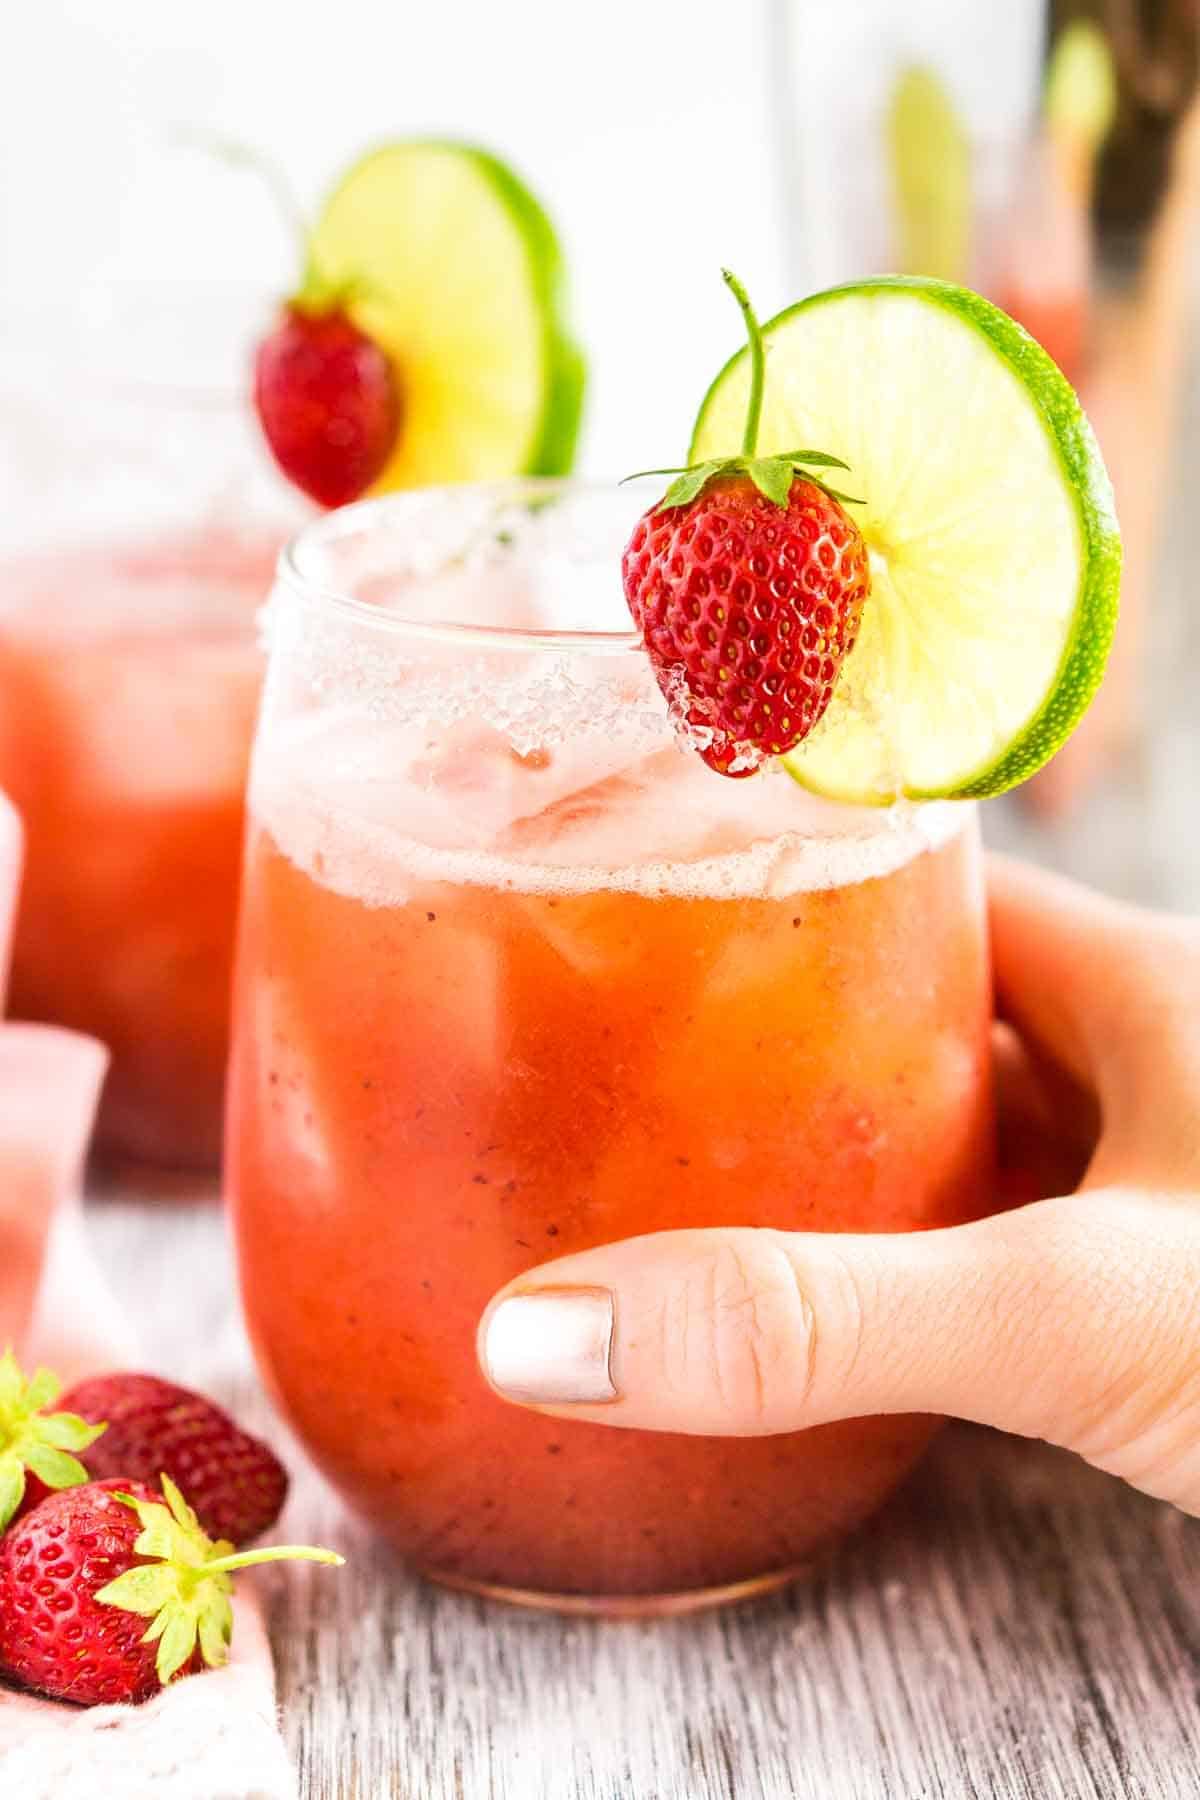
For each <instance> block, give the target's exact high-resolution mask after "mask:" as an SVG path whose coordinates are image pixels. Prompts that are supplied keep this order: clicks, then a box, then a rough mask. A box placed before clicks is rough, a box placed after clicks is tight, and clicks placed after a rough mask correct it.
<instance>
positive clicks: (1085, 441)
mask: <svg viewBox="0 0 1200 1800" xmlns="http://www.w3.org/2000/svg"><path fill="white" fill-rule="evenodd" d="M764 334H765V337H766V350H767V375H766V396H765V401H764V406H763V413H762V423H761V428H760V432H759V449H760V453H762V454H766V453H768V452H770V451H771V450H784V449H786V448H788V447H789V446H790V445H793V444H819V445H820V446H821V448H822V450H827V451H831V452H832V453H833V454H834V455H836V456H840V457H842V458H843V459H844V460H845V461H846V462H847V463H848V464H849V466H850V473H849V474H847V475H845V476H843V477H840V479H839V481H838V483H837V485H839V486H844V487H845V488H847V489H848V490H849V491H850V492H851V493H853V494H860V495H862V496H863V497H864V500H865V504H864V505H861V506H854V507H852V509H851V510H852V511H853V514H854V516H855V518H856V519H857V520H858V521H859V523H860V525H861V527H862V529H863V533H864V535H865V537H866V540H867V545H868V548H869V550H870V553H871V578H872V579H871V595H870V597H869V599H868V600H867V604H866V607H865V609H864V612H863V620H862V628H861V630H860V633H859V638H858V642H857V643H856V645H855V647H854V649H853V651H852V652H851V653H850V655H849V656H848V657H847V658H846V661H845V663H844V664H843V666H842V672H841V676H840V678H839V681H838V685H837V687H836V688H835V690H834V695H833V699H832V701H831V702H830V704H829V707H828V709H827V711H826V713H825V716H824V718H823V719H822V720H821V721H820V723H819V724H818V725H817V726H816V728H815V730H814V731H813V732H812V733H811V734H810V736H809V737H808V738H806V739H805V741H804V743H802V744H801V745H799V746H798V747H797V748H796V749H795V750H794V751H792V752H791V754H790V756H788V757H787V758H785V761H786V763H787V766H788V768H789V770H790V771H791V773H792V774H793V775H795V777H796V779H797V780H798V781H801V782H802V783H803V784H804V785H805V786H807V787H811V788H813V789H814V790H816V791H817V792H819V793H822V794H826V795H828V796H830V797H832V798H835V799H839V800H847V801H853V802H858V803H860V804H871V803H874V804H884V803H886V802H888V801H890V800H893V799H896V798H898V797H899V796H901V795H907V796H910V797H912V798H934V797H940V798H944V797H958V796H962V797H966V796H969V795H970V796H983V795H987V794H999V793H1003V792H1004V790H1005V789H1006V788H1010V787H1015V786H1016V784H1017V783H1018V782H1020V781H1024V780H1025V779H1026V778H1027V777H1028V776H1030V775H1032V774H1033V773H1034V771H1035V770H1036V769H1038V768H1040V767H1041V765H1042V764H1043V763H1044V762H1045V761H1046V760H1047V759H1048V758H1049V757H1050V756H1052V755H1053V753H1054V751H1055V750H1057V749H1058V747H1059V745H1060V744H1061V743H1062V742H1063V741H1064V739H1066V738H1067V737H1068V736H1069V734H1070V732H1071V731H1072V730H1073V728H1074V727H1075V725H1076V724H1077V723H1078V720H1079V718H1080V716H1081V715H1082V713H1083V711H1084V709H1085V707H1086V706H1087V704H1088V701H1089V700H1090V699H1091V696H1092V694H1093V693H1094V692H1095V689H1096V687H1097V684H1098V683H1099V680H1100V677H1101V675H1102V673H1103V671H1104V663H1105V659H1106V657H1107V655H1108V650H1109V646H1110V644H1111V642H1112V634H1113V629H1114V626H1115V624H1116V615H1117V596H1118V591H1119V587H1120V568H1121V540H1120V536H1119V534H1118V531H1117V525H1116V520H1115V517H1114V514H1113V506H1112V489H1111V487H1110V486H1109V481H1108V476H1107V474H1106V472H1105V469H1104V464H1103V462H1102V461H1101V459H1100V452H1099V450H1098V449H1097V447H1096V441H1095V439H1094V437H1093V436H1092V431H1091V427H1090V426H1089V424H1088V422H1087V420H1086V418H1085V417H1084V415H1083V412H1082V410H1081V408H1080V405H1079V402H1078V400H1077V399H1076V397H1075V394H1074V392H1073V390H1072V389H1071V387H1070V384H1069V383H1068V382H1067V380H1066V379H1065V377H1064V376H1063V375H1062V374H1060V372H1059V370H1058V369H1057V368H1056V366H1055V365H1054V363H1053V362H1052V361H1051V360H1050V358H1049V357H1048V356H1047V355H1046V352H1045V351H1044V350H1043V349H1041V347H1040V346H1039V345H1038V344H1036V343H1035V342H1034V340H1033V339H1032V338H1031V337H1030V336H1029V334H1028V333H1027V332H1026V331H1024V330H1022V328H1021V327H1020V326H1019V325H1016V324H1014V322H1013V321H1012V320H1011V319H1010V318H1008V317H1007V315H1006V314H1004V313H1002V312H1001V311H1000V310H999V309H998V308H997V307H995V306H992V305H991V304H990V303H989V302H988V301H986V300H982V299H980V297H979V296H978V295H977V294H972V293H969V292H968V291H967V290H966V289H964V288H958V287H952V286H950V285H949V284H947V283H945V282H940V281H932V280H922V279H920V278H917V277H913V278H909V277H900V276H881V277H879V278H878V279H875V280H871V281H864V282H858V283H855V284H853V285H850V286H847V287H841V288H833V289H831V290H830V291H829V292H827V293H822V294H814V295H813V296H812V298H811V299H808V300H803V301H801V302H800V304H799V305H798V306H793V307H790V308H789V309H788V310H787V311H786V312H782V313H780V314H779V316H778V317H777V318H775V319H773V320H772V321H771V322H770V324H769V325H767V326H765V327H764ZM749 367H750V363H749V354H748V351H746V350H743V351H740V352H739V353H738V355H736V356H735V357H733V359H732V360H731V361H730V362H728V363H727V364H726V365H725V367H724V369H722V371H721V373H720V374H719V375H718V376H717V378H716V380H715V381H714V382H713V385H712V387H711V388H710V389H709V391H708V394H707V395H706V397H705V400H704V403H703V405H702V406H701V408H700V414H699V417H698V419H697V421H696V427H695V432H694V434H693V438H692V447H691V458H690V460H691V461H693V462H695V461H699V460H701V459H703V458H708V457H716V456H720V455H722V454H724V453H726V452H730V451H736V449H737V447H738V444H739V443H740V440H741V432H742V423H743V420H744V417H745V412H746V397H747V388H748V383H749Z"/></svg>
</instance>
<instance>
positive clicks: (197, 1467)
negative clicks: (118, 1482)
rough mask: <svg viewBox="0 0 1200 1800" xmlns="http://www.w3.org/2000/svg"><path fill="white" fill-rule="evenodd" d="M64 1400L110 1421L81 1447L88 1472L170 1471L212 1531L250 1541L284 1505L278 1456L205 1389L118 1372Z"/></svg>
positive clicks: (84, 1414)
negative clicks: (207, 1396) (209, 1397)
mask: <svg viewBox="0 0 1200 1800" xmlns="http://www.w3.org/2000/svg"><path fill="white" fill-rule="evenodd" d="M63 1405H64V1406H68V1407H69V1408H70V1409H71V1411H72V1413H74V1414H76V1415H78V1417H79V1418H80V1419H81V1420H86V1421H88V1422H90V1423H91V1424H94V1425H98V1424H99V1423H100V1422H101V1421H103V1422H104V1423H105V1424H106V1425H107V1430H105V1432H104V1435H103V1436H102V1437H99V1436H97V1437H95V1438H94V1440H89V1443H88V1445H86V1446H85V1447H84V1449H85V1454H84V1456H83V1461H84V1462H85V1463H86V1465H87V1470H86V1473H87V1475H90V1476H91V1477H92V1478H93V1479H96V1480H101V1479H104V1478H105V1477H107V1476H124V1477H126V1478H128V1479H130V1480H137V1481H157V1480H158V1478H159V1476H160V1475H162V1474H167V1475H169V1476H171V1478H172V1480H173V1481H175V1482H176V1483H177V1484H178V1486H180V1487H181V1488H183V1490H184V1492H185V1493H186V1494H187V1496H188V1499H189V1500H190V1502H191V1504H192V1506H193V1507H194V1508H195V1510H196V1513H197V1514H198V1516H199V1518H200V1521H201V1524H202V1525H203V1527H204V1529H205V1530H206V1531H207V1532H208V1533H209V1534H210V1536H213V1537H220V1538H228V1539H229V1540H230V1541H231V1542H232V1543H235V1544H245V1543H248V1542H249V1541H250V1540H251V1539H252V1538H256V1537H259V1536H260V1535H261V1534H262V1533H263V1532H264V1531H267V1530H268V1529H269V1528H270V1527H271V1526H272V1525H273V1524H274V1523H275V1521H276V1519H277V1518H278V1517H279V1514H280V1512H281V1511H282V1509H283V1503H284V1501H285V1500H286V1498H287V1488H288V1479H287V1472H286V1471H285V1469H284V1467H283V1465H282V1463H281V1462H280V1461H279V1458H278V1457H277V1456H276V1455H275V1453H274V1452H273V1451H272V1450H270V1449H269V1448H268V1447H267V1445H266V1444H264V1443H262V1442H261V1441H260V1440H259V1439H258V1438H255V1437H251V1436H250V1434H249V1433H248V1432H245V1431H243V1430H242V1429H241V1427H240V1426H239V1425H237V1424H236V1423H235V1421H234V1420H233V1419H231V1418H230V1417H229V1414H228V1413H226V1412H224V1411H222V1409H221V1408H220V1407H219V1406H216V1405H214V1403H213V1402H212V1401H211V1400H207V1399H205V1397H204V1396H203V1395H202V1394H196V1393H193V1392H192V1391H191V1390H190V1389H189V1388H184V1387H177V1386H176V1385H175V1383H174V1382H171V1381H162V1380H160V1379H159V1377H158V1376H157V1375H144V1374H137V1373H117V1374H112V1375H98V1376H94V1377H92V1378H91V1379H90V1380H87V1381H81V1382H79V1383H77V1384H76V1386H75V1387H73V1388H71V1389H70V1390H69V1392H68V1393H66V1394H65V1395H64V1396H63Z"/></svg>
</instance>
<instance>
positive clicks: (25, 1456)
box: [0, 1350, 105, 1530]
mask: <svg viewBox="0 0 1200 1800" xmlns="http://www.w3.org/2000/svg"><path fill="white" fill-rule="evenodd" d="M58 1393H59V1381H58V1377H57V1376H56V1375H54V1374H52V1373H51V1371H50V1370H49V1369H37V1370H35V1372H34V1373H33V1375H31V1376H30V1378H29V1380H28V1381H26V1379H25V1377H24V1376H23V1374H22V1373H21V1367H20V1364H19V1363H18V1362H17V1359H16V1357H15V1356H14V1355H13V1353H12V1351H11V1350H6V1351H5V1352H4V1354H3V1356H0V1530H3V1529H4V1527H5V1525H7V1524H8V1522H9V1520H10V1519H11V1518H12V1515H13V1513H14V1512H15V1511H16V1508H17V1507H18V1506H19V1505H20V1504H21V1500H22V1498H23V1496H24V1491H25V1481H24V1476H23V1475H22V1477H21V1483H20V1489H19V1491H18V1488H17V1483H16V1481H15V1480H14V1479H13V1476H12V1472H11V1465H12V1464H13V1463H15V1465H16V1466H17V1467H18V1468H19V1469H22V1470H24V1469H32V1470H33V1472H34V1474H35V1475H37V1476H39V1477H40V1479H41V1480H42V1481H44V1482H45V1484H46V1486H47V1487H51V1488H67V1487H78V1486H79V1485H80V1483H81V1482H84V1481H87V1480H88V1472H87V1470H86V1469H85V1468H84V1466H83V1464H82V1463H81V1462H79V1461H78V1460H77V1459H76V1458H75V1457H74V1456H71V1455H69V1454H68V1452H69V1451H72V1450H86V1449H87V1447H88V1445H89V1444H94V1443H95V1441H96V1439H97V1438H98V1437H99V1436H100V1434H101V1432H102V1431H104V1430H105V1427H104V1426H103V1425H89V1424H88V1423H87V1421H86V1420H85V1419H81V1418H79V1417H78V1415H77V1414H75V1413H48V1412H46V1411H45V1410H44V1409H45V1408H46V1407H47V1406H51V1405H53V1403H54V1401H55V1400H56V1399H57V1398H58ZM6 1468H7V1471H8V1472H7V1474H4V1473H2V1471H3V1470H5V1469H6ZM14 1494H15V1495H16V1499H15V1500H14V1499H13V1495H14Z"/></svg>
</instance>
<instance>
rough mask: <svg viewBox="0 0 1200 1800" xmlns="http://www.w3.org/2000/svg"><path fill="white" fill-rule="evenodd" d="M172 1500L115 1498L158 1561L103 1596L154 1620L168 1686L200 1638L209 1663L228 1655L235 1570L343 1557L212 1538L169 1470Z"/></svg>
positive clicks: (143, 1550) (166, 1482) (144, 1550)
mask: <svg viewBox="0 0 1200 1800" xmlns="http://www.w3.org/2000/svg"><path fill="white" fill-rule="evenodd" d="M160 1481H161V1485H162V1492H163V1496H164V1499H165V1502H166V1504H165V1505H164V1504H162V1503H161V1502H160V1501H157V1500H139V1499H138V1498H137V1496H136V1495H134V1494H128V1493H124V1494H123V1493H117V1494H116V1498H117V1499H118V1500H120V1501H121V1502H122V1504H123V1505H125V1506H128V1507H130V1508H131V1509H132V1511H134V1512H135V1513H136V1514H137V1516H138V1523H139V1524H140V1525H141V1528H142V1529H141V1530H140V1531H139V1533H138V1535H137V1537H136V1538H135V1539H134V1545H133V1547H134V1549H135V1551H136V1552H137V1553H138V1555H139V1556H144V1557H147V1558H149V1559H152V1560H151V1561H150V1562H149V1563H142V1564H139V1565H138V1566H137V1567H135V1568H133V1569H129V1570H127V1571H126V1572H125V1573H124V1574H123V1575H118V1576H117V1577H116V1579H115V1580H114V1581H110V1582H109V1584H108V1586H107V1587H104V1588H102V1589H101V1590H100V1592H99V1593H98V1594H97V1595H96V1599H97V1600H99V1601H101V1602H102V1603H103V1604H104V1605H106V1606H119V1607H121V1608H122V1609H123V1610H124V1611H126V1612H132V1613H139V1614H141V1615H142V1616H143V1617H145V1616H146V1615H147V1614H149V1613H154V1615H155V1616H154V1618H153V1619H152V1620H151V1622H150V1624H149V1626H148V1627H147V1629H146V1631H145V1634H144V1635H143V1637H142V1642H143V1644H153V1643H155V1642H157V1644H158V1654H157V1658H156V1663H155V1666H156V1668H157V1670H158V1676H159V1680H160V1681H161V1682H162V1683H163V1685H164V1686H165V1685H166V1683H167V1682H168V1681H170V1680H171V1679H172V1677H173V1676H175V1675H177V1674H178V1673H179V1671H180V1669H182V1668H184V1667H185V1665H186V1664H187V1663H189V1662H190V1661H191V1658H192V1655H193V1653H194V1651H195V1648H196V1644H197V1641H198V1642H199V1644H200V1650H201V1654H202V1656H203V1658H204V1661H205V1663H207V1665H208V1666H209V1667H210V1668H214V1669H215V1668H219V1667H220V1666H221V1664H222V1663H224V1662H227V1661H228V1659H229V1643H230V1639H231V1638H232V1636H233V1607H232V1605H231V1603H230V1595H231V1594H232V1593H233V1579H232V1571H234V1570H236V1569H244V1568H249V1567H250V1566H251V1565H252V1564H255V1563H265V1562H275V1561H278V1560H280V1559H281V1558H284V1557H291V1558H297V1557H299V1558H303V1559H305V1560H306V1561H309V1562H325V1563H340V1562H341V1561H342V1558H341V1557H340V1556H335V1555H334V1554H333V1553H332V1552H331V1551H329V1550H312V1549H308V1548H306V1547H304V1546H297V1545H284V1546H282V1547H279V1548H276V1549H267V1550H242V1551H235V1550H234V1547H233V1545H232V1544H228V1543H226V1542H225V1541H224V1540H223V1539H222V1540H220V1541H218V1542H217V1543H214V1542H213V1541H212V1539H211V1538H209V1537H208V1536H207V1535H206V1534H205V1531H204V1529H203V1527H202V1526H201V1525H200V1523H199V1521H198V1520H197V1518H196V1514H195V1513H194V1511H193V1510H192V1508H191V1507H190V1506H189V1505H188V1503H187V1501H186V1500H185V1499H184V1497H183V1495H182V1494H181V1493H180V1491H179V1489H178V1488H177V1487H176V1485H175V1483H174V1482H173V1481H172V1480H171V1478H170V1476H169V1475H163V1476H161V1477H160Z"/></svg>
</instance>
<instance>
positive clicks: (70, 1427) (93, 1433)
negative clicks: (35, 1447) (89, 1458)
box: [37, 1413, 108, 1450]
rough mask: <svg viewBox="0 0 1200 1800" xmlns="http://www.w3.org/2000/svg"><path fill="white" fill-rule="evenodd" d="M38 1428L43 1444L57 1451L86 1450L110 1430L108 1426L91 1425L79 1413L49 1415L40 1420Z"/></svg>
mask: <svg viewBox="0 0 1200 1800" xmlns="http://www.w3.org/2000/svg"><path fill="white" fill-rule="evenodd" d="M37 1428H38V1436H39V1437H40V1438H41V1440H42V1442H43V1444H53V1446H54V1448H55V1449H56V1450H86V1449H87V1447H88V1445H89V1444H94V1443H95V1442H96V1439H97V1438H98V1437H103V1435H104V1433H105V1432H106V1431H107V1430H108V1426H107V1425H89V1424H88V1422H87V1420H86V1419H81V1418H80V1417H79V1415H78V1413H49V1414H47V1416H46V1417H45V1418H44V1419H39V1420H38V1422H37Z"/></svg>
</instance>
